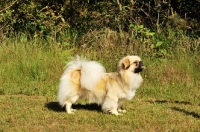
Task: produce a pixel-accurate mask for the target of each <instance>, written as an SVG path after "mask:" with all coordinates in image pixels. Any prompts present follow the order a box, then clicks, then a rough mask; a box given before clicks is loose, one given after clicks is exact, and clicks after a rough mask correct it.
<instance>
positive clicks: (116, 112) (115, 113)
mask: <svg viewBox="0 0 200 132" xmlns="http://www.w3.org/2000/svg"><path fill="white" fill-rule="evenodd" d="M107 112H108V113H110V114H113V115H116V116H118V115H123V114H121V113H118V111H117V110H108V111H107Z"/></svg>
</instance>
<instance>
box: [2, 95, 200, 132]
mask: <svg viewBox="0 0 200 132" xmlns="http://www.w3.org/2000/svg"><path fill="white" fill-rule="evenodd" d="M73 107H74V108H76V109H77V111H76V112H75V114H71V115H68V114H67V113H66V112H65V111H64V109H62V108H60V107H59V105H58V102H57V100H56V98H51V97H45V96H26V95H1V96H0V108H1V109H0V113H1V114H0V117H1V118H0V131H5V132H11V131H52V132H53V131H54V132H55V131H67V132H68V131H69V132H72V131H75V132H83V131H85V132H89V131H96V132H102V131H104V132H110V131H114V132H130V131H136V132H137V131H145V132H154V131H155V132H158V131H183V132H198V131H200V104H193V103H191V102H184V101H183V102H181V101H177V100H159V99H153V98H142V97H138V96H136V97H135V98H134V99H133V100H131V101H129V102H126V103H125V104H124V108H125V109H126V110H127V113H125V114H124V115H122V116H115V115H110V114H105V113H102V112H101V109H100V107H99V106H97V105H95V104H87V103H85V102H84V101H79V102H78V103H77V104H75V105H73Z"/></svg>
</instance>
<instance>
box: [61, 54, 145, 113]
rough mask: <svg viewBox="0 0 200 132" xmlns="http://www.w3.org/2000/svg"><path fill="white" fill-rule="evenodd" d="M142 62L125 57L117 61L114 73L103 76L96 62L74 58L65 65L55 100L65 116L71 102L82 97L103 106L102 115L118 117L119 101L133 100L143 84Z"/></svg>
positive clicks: (69, 109)
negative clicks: (64, 108)
mask: <svg viewBox="0 0 200 132" xmlns="http://www.w3.org/2000/svg"><path fill="white" fill-rule="evenodd" d="M141 62H142V61H141V59H140V58H139V57H138V56H127V57H124V58H123V59H122V60H120V62H119V65H118V71H117V72H114V73H105V69H104V67H103V66H102V65H101V64H99V63H98V62H95V61H87V60H86V59H81V58H80V57H77V58H76V59H75V60H72V61H70V62H69V63H68V64H67V66H66V67H67V68H66V70H65V72H64V74H63V75H62V77H61V79H60V84H59V91H58V101H59V103H60V105H61V106H65V107H66V111H67V113H72V112H73V109H72V108H71V106H72V104H73V103H75V102H76V101H77V100H78V99H80V98H85V99H87V100H89V102H90V103H97V104H99V105H102V110H103V111H104V112H110V113H112V114H115V115H118V114H119V113H118V111H121V104H122V102H123V101H124V100H130V99H132V98H133V97H134V95H135V91H136V89H137V88H138V87H139V86H140V84H141V82H142V77H141V75H140V73H139V72H140V71H142V69H143V67H144V66H143V64H141ZM138 71H139V72H138Z"/></svg>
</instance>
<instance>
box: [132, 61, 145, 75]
mask: <svg viewBox="0 0 200 132" xmlns="http://www.w3.org/2000/svg"><path fill="white" fill-rule="evenodd" d="M144 68H145V66H144V64H143V62H142V61H140V62H139V65H138V67H137V68H135V70H134V73H139V72H141V71H142V70H143V69H144Z"/></svg>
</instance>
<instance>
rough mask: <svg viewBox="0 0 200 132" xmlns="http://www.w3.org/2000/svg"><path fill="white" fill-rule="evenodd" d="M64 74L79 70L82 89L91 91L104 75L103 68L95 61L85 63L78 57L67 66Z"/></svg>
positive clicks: (84, 60)
mask: <svg viewBox="0 0 200 132" xmlns="http://www.w3.org/2000/svg"><path fill="white" fill-rule="evenodd" d="M66 67H67V69H66V71H65V73H69V72H70V71H73V70H76V69H77V70H80V73H81V77H80V84H81V87H82V88H85V89H88V90H92V89H93V88H94V86H95V85H96V84H97V82H98V81H99V80H100V78H101V77H102V75H103V74H104V73H105V69H104V67H103V66H102V65H101V64H99V63H98V62H96V61H87V60H86V59H84V58H81V57H79V56H77V57H76V59H75V60H73V61H70V62H69V63H68V64H67V66H66Z"/></svg>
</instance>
